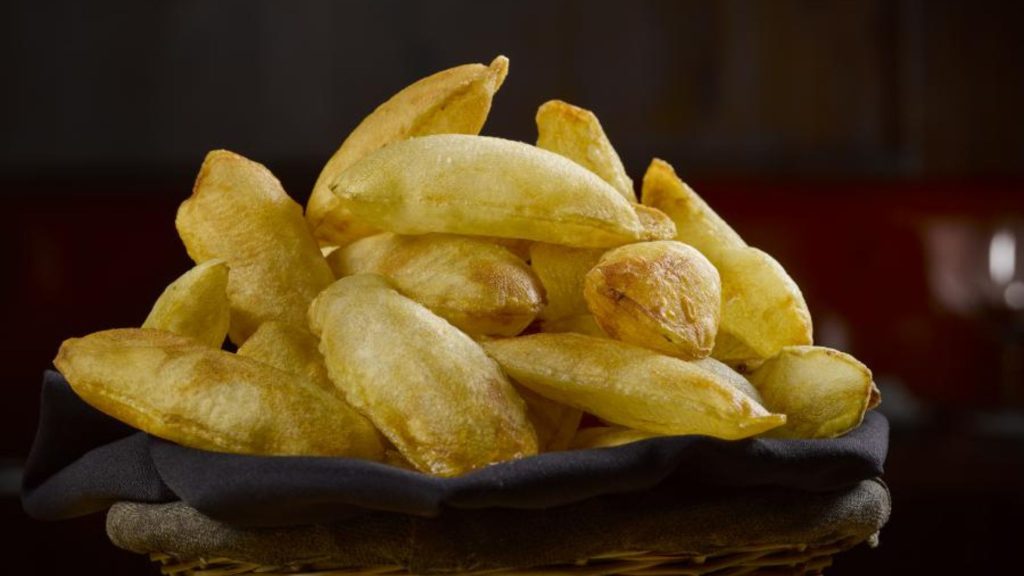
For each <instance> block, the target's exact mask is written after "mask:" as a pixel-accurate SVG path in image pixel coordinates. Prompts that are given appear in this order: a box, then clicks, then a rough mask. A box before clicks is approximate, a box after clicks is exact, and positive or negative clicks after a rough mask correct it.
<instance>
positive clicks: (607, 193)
mask: <svg viewBox="0 0 1024 576" xmlns="http://www.w3.org/2000/svg"><path fill="white" fill-rule="evenodd" d="M329 186H330V188H331V190H333V191H334V193H335V195H337V197H338V198H339V199H340V200H341V203H342V205H343V206H345V207H346V208H348V209H349V210H351V211H352V213H353V214H354V215H355V216H356V217H358V218H360V219H361V220H364V221H366V222H369V223H371V224H373V225H375V226H378V227H380V228H382V229H384V230H387V231H389V232H395V233H398V234H426V233H430V232H444V233H450V234H465V235H470V236H498V237H503V238H521V239H527V240H536V241H540V242H549V243H552V244H565V245H568V246H582V247H591V248H593V247H609V246H618V245H622V244H627V243H630V242H635V241H636V240H638V239H639V238H640V237H641V236H642V234H643V229H642V227H641V225H640V221H639V218H638V217H637V215H636V213H635V212H634V211H633V209H632V208H631V206H630V204H629V202H627V201H626V200H624V199H623V198H622V196H621V195H619V193H618V192H616V191H615V189H614V188H612V187H611V186H610V185H608V184H607V183H606V182H604V181H603V180H601V179H600V178H599V177H597V176H596V175H595V174H594V173H592V172H590V171H588V170H586V169H585V168H583V167H581V166H580V165H578V164H576V163H575V162H573V161H571V160H568V159H566V158H564V157H562V156H559V155H558V154H554V153H552V152H548V151H546V150H541V149H540V148H536V147H534V146H530V145H529V144H523V143H522V142H513V141H511V140H504V139H501V138H491V137H488V136H466V135H461V134H441V135H435V136H423V137H420V138H413V139H411V140H405V141H402V142H397V143H395V144H392V145H390V146H388V147H386V148H383V149H381V150H379V151H377V152H375V153H373V154H371V155H370V156H367V157H366V158H364V159H363V160H361V161H359V162H357V163H356V164H354V165H352V166H351V167H349V168H348V170H346V171H344V172H343V173H341V174H340V175H338V176H337V177H336V178H335V179H334V180H333V181H332V182H331V183H330V184H329Z"/></svg>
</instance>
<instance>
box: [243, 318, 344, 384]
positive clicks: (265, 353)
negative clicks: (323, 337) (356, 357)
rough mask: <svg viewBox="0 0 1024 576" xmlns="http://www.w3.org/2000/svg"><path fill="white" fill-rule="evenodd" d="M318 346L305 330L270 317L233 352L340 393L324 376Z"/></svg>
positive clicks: (313, 337) (324, 371)
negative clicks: (268, 320)
mask: <svg viewBox="0 0 1024 576" xmlns="http://www.w3.org/2000/svg"><path fill="white" fill-rule="evenodd" d="M319 346H320V341H319V340H317V338H316V336H313V335H312V334H311V333H310V332H309V330H307V329H305V328H300V327H298V326H292V325H291V324H285V323H284V322H276V321H273V320H271V321H270V322H264V323H263V324H260V327H259V328H257V329H256V331H255V332H253V334H252V336H250V337H249V338H248V339H247V340H246V341H245V344H242V345H241V346H239V348H238V352H237V354H238V355H239V356H245V357H247V358H252V359H253V360H257V361H259V362H262V363H264V364H268V365H270V366H273V367H274V368H277V369H278V370H283V371H285V372H288V373H289V374H297V375H299V376H304V377H305V378H306V379H308V380H309V381H310V382H312V383H314V384H316V385H317V386H319V387H320V388H322V389H324V390H326V391H327V392H330V393H331V394H337V395H339V397H340V393H339V392H338V389H337V388H336V387H335V386H334V383H333V382H331V379H330V378H329V377H328V376H327V366H325V365H324V357H323V355H322V354H320V348H319Z"/></svg>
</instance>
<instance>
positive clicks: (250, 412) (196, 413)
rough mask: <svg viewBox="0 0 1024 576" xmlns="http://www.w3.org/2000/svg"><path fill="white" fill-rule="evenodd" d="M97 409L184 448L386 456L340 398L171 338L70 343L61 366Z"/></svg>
mask: <svg viewBox="0 0 1024 576" xmlns="http://www.w3.org/2000/svg"><path fill="white" fill-rule="evenodd" d="M54 364H55V365H56V366H57V369H58V370H60V371H61V373H62V374H64V376H65V378H67V380H68V383H70V384H71V387H72V388H73V389H74V391H75V392H76V393H77V394H78V395H79V396H80V397H81V398H82V399H83V400H85V401H86V402H87V403H89V404H90V405H92V406H93V407H94V408H96V409H98V410H100V411H101V412H104V413H106V414H108V415H110V416H112V417H114V418H117V419H118V420H121V421H122V422H125V423H127V424H129V425H131V426H134V427H135V428H138V429H140V430H144V431H146V432H148V433H150V434H153V435H154V436H159V437H161V438H164V439H167V440H171V441H173V442H177V443H179V444H182V445H184V446H190V447H193V448H200V449H203V450H212V451H216V452H231V453H235V454H259V455H289V456H298V455H302V456H350V457H353V458H367V459H373V460H377V459H380V458H381V457H383V445H382V443H381V438H380V435H379V434H378V433H377V431H376V430H374V428H373V426H371V425H369V423H368V422H367V421H366V420H365V419H364V418H362V417H361V416H359V414H357V413H356V412H355V411H354V410H353V409H352V408H351V407H349V406H348V405H346V404H345V403H344V402H342V401H341V400H340V399H339V398H338V397H337V396H335V395H333V394H329V393H327V392H325V391H323V390H322V389H320V388H318V387H317V386H316V385H314V384H312V383H310V382H308V381H307V380H306V379H304V378H302V377H299V376H295V375H292V374H290V373H288V372H284V371H281V370H278V369H276V368H274V367H272V366H270V365H267V364H263V363H261V362H257V361H255V360H253V359H250V358H245V357H242V356H238V355H236V354H232V353H230V352H225V351H223V350H218V349H215V348H211V347H209V346H207V345H205V344H202V343H199V342H197V341H195V340H193V339H191V338H186V337H183V336H178V335H176V334H172V333H170V332H165V331H162V330H149V329H137V328H133V329H118V330H107V331H104V332H96V333H94V334H90V335H88V336H85V337H82V338H71V339H69V340H66V341H64V344H62V345H61V348H60V352H59V353H58V354H57V358H56V359H55V360H54Z"/></svg>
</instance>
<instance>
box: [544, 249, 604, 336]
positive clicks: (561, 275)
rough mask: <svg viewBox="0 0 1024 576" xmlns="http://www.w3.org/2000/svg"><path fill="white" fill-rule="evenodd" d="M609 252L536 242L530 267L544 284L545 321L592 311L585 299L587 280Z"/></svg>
mask: <svg viewBox="0 0 1024 576" xmlns="http://www.w3.org/2000/svg"><path fill="white" fill-rule="evenodd" d="M604 253H605V250H604V249H603V248H572V247H569V246H559V245H558V244H545V243H543V242H535V243H534V244H533V245H531V246H530V268H532V269H533V271H534V273H536V274H537V277H538V278H540V281H541V283H542V284H543V285H544V293H545V295H546V296H547V304H546V305H545V306H544V308H543V309H542V310H541V311H540V314H539V317H540V318H541V319H542V320H544V321H549V320H557V319H560V318H564V317H566V316H576V315H580V314H589V313H590V311H589V310H588V309H587V302H586V300H584V299H583V281H584V278H585V277H586V275H587V272H590V269H591V268H593V267H594V266H595V265H596V264H597V262H598V261H599V260H600V259H601V255H602V254H604Z"/></svg>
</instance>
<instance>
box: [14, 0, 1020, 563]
mask: <svg viewBox="0 0 1024 576" xmlns="http://www.w3.org/2000/svg"><path fill="white" fill-rule="evenodd" d="M1022 22H1024V5H1022V4H1021V3H1017V2H995V1H979V0H972V1H952V0H950V1H941V0H940V1H933V2H926V1H925V0H863V1H835V2H825V1H812V0H775V1H767V0H766V1H762V2H757V1H740V0H727V1H720V2H711V1H700V2H698V1H675V2H668V1H664V2H654V1H637V2H593V1H590V2H583V1H563V2H540V1H528V2H516V3H511V2H509V3H497V2H471V1H468V0H462V1H433V2H398V1H376V2H371V1H358V2H357V1H352V2H325V1H316V2H209V1H203V2H201V1H177V2H138V1H135V2H128V1H124V2H89V3H82V2H73V1H70V0H63V1H56V2H33V3H29V2H13V3H11V2H9V3H6V4H5V5H4V6H3V7H2V8H0V70H2V71H3V83H2V89H0V202H2V203H3V204H2V206H3V212H2V214H3V218H2V221H3V225H2V226H0V255H2V261H0V262H2V264H3V269H4V270H6V271H7V274H6V279H5V281H4V282H2V283H0V314H2V317H3V318H4V319H5V321H4V323H3V325H4V327H5V328H6V329H5V330H3V331H2V333H0V344H2V345H0V355H2V356H0V360H2V362H3V365H4V366H5V367H6V371H5V376H4V380H5V381H4V382H3V383H2V386H3V392H2V394H3V396H2V401H0V459H2V460H0V488H2V490H0V492H2V494H3V504H2V506H3V513H2V514H3V515H2V516H0V522H2V524H0V526H2V527H3V528H4V532H14V533H15V534H16V535H15V536H14V539H13V540H7V541H8V542H11V543H12V548H11V549H10V550H11V551H12V555H13V561H14V562H15V566H19V565H18V563H19V562H23V563H24V566H19V567H21V568H22V572H21V573H27V574H33V573H35V574H54V573H58V572H61V571H65V570H69V569H71V568H73V567H75V568H80V567H82V566H85V567H88V569H89V571H98V572H106V573H112V574H113V573H118V574H121V573H123V574H128V573H135V574H142V573H147V570H148V569H147V568H146V561H145V560H144V559H141V558H136V557H134V556H132V555H130V554H126V553H121V552H119V551H116V550H115V549H113V548H112V546H110V545H109V544H108V543H107V542H106V541H105V538H104V536H103V531H102V517H101V516H94V517H89V518H84V519H81V520H76V521H71V522H65V523H55V524H43V523H38V522H34V521H31V520H28V519H27V518H25V517H24V516H23V515H22V513H21V511H20V505H19V503H18V501H17V498H16V492H17V485H18V474H19V467H20V465H21V463H22V462H23V460H24V458H25V455H26V454H27V451H28V448H29V446H30V444H31V440H32V435H33V431H34V426H35V422H36V413H37V409H38V399H37V394H38V386H39V380H40V374H41V372H42V370H43V369H45V368H46V367H48V366H49V364H50V360H51V358H52V357H53V354H54V353H55V351H56V349H57V347H58V345H59V344H60V342H61V340H63V339H64V338H67V337H70V336H77V335H82V334H84V333H88V332H91V331H95V330H99V329H103V328H108V327H116V326H131V325H137V324H139V323H141V321H142V319H143V318H144V317H145V315H146V313H147V312H148V309H149V306H150V305H151V304H152V302H153V300H154V299H155V298H156V296H157V295H158V294H159V293H160V291H161V290H162V289H163V287H164V286H165V285H166V284H167V283H168V282H170V281H171V280H172V279H174V278H175V277H176V276H177V275H179V274H180V273H181V272H183V271H184V270H185V269H187V267H188V266H189V260H188V258H187V257H186V255H185V253H184V250H183V248H182V246H181V245H180V242H179V241H178V239H177V237H176V234H175V232H174V226H173V219H174V211H175V209H176V207H177V205H178V204H179V203H180V202H181V201H182V200H183V199H184V198H185V197H187V195H188V194H189V192H190V188H191V183H192V178H193V177H194V174H195V171H196V170H197V169H198V166H199V164H200V162H201V160H202V157H203V155H204V154H205V153H206V151H207V150H209V149H212V148H220V147H224V148H229V149H232V150H234V151H237V152H239V153H241V154H244V155H246V156H248V157H250V158H253V159H255V160H258V161H260V162H263V163H265V164H266V165H267V166H269V167H270V168H271V169H272V170H273V171H274V172H275V173H276V174H277V175H278V176H279V177H280V178H281V180H282V182H283V183H284V185H285V188H286V189H287V190H288V191H289V192H290V193H291V194H292V196H293V197H295V198H296V199H297V200H299V201H300V202H304V201H305V199H306V198H307V197H308V195H309V191H310V189H311V187H312V184H313V181H314V180H315V178H316V175H317V174H318V172H319V169H320V167H321V166H322V164H323V162H325V161H326V159H327V158H328V157H329V156H330V154H331V153H332V152H333V150H334V149H335V148H336V147H337V146H338V145H339V144H340V142H341V141H342V139H343V138H344V137H345V135H346V134H347V133H348V132H349V131H350V130H351V129H352V128H353V127H354V126H355V125H356V124H357V123H358V121H359V120H360V119H361V118H362V117H363V116H365V115H366V114H367V113H368V112H369V111H371V110H372V109H373V108H374V107H375V106H376V105H377V104H379V103H380V102H382V101H383V100H385V99H386V98H388V97H389V96H390V95H391V94H393V93H394V92H396V91H397V90H399V89H400V88H402V87H403V86H405V85H406V84H408V83H410V82H412V81H414V80H416V79H418V78H420V77H422V76H425V75H427V74H430V73H432V72H435V71H437V70H440V69H442V68H446V67H449V66H453V65H457V64H461V63H466V62H485V63H486V62H489V61H490V60H491V58H493V57H494V56H495V55H497V54H505V55H507V56H508V57H509V58H510V59H511V67H510V73H509V77H508V79H507V81H506V83H505V85H504V87H503V88H502V89H501V91H500V92H499V93H498V95H497V97H496V100H495V104H494V109H493V111H492V116H491V119H490V120H489V121H488V124H487V126H486V127H485V132H486V133H489V134H493V135H499V136H504V137H509V138H515V139H520V140H526V141H532V140H533V139H534V138H535V137H536V132H535V127H534V125H533V115H534V111H535V110H536V107H537V106H538V105H539V104H540V103H542V102H543V101H545V100H547V99H550V98H561V99H565V100H568V101H570V102H572V103H575V104H578V105H581V106H584V107H587V108H590V109H592V110H594V111H595V112H596V113H597V114H598V116H599V117H600V118H601V121H602V123H603V125H604V127H605V129H606V131H607V132H608V134H609V136H610V137H611V139H612V141H613V143H614V144H615V145H616V148H617V149H618V151H619V152H620V155H621V156H622V158H623V160H624V161H625V163H626V166H627V169H628V170H629V172H630V175H631V176H632V177H633V178H634V180H635V181H639V179H640V178H641V177H642V174H643V170H644V169H645V167H646V164H647V163H648V162H649V160H650V158H651V157H652V156H659V157H661V158H664V159H666V160H668V161H669V162H671V163H672V164H673V165H674V166H675V167H676V169H677V171H678V172H679V173H680V174H681V175H682V176H683V177H684V179H686V180H688V181H689V182H690V184H691V185H693V186H694V187H695V188H696V189H697V190H698V191H699V192H701V193H702V195H703V196H704V197H705V199H706V200H708V202H709V203H710V204H711V205H712V206H713V207H714V208H715V209H716V210H718V212H719V213H720V214H721V215H723V216H724V217H725V218H726V219H727V220H728V221H730V222H731V223H732V224H733V226H734V227H735V228H736V229H737V230H738V231H739V232H740V233H741V234H742V235H743V236H744V237H745V238H746V239H747V240H748V241H749V242H750V243H751V244H754V245H757V246H760V247H761V248H763V249H765V250H767V251H768V252H770V253H772V254H774V255H775V256H776V257H777V258H778V259H779V260H780V261H781V262H782V263H783V264H784V265H785V266H786V267H787V269H788V270H789V271H790V272H791V274H792V275H793V277H794V278H795V279H796V280H797V282H798V283H799V284H800V285H801V287H802V289H803V291H804V294H805V296H806V297H807V300H808V303H809V305H810V307H811V311H812V313H813V314H814V317H815V324H816V331H817V339H818V341H819V342H820V343H823V344H828V345H832V346H836V347H840V348H843V349H846V350H848V351H850V352H852V353H853V354H855V355H856V356H858V357H859V358H861V359H862V360H863V361H864V362H865V363H867V364H868V365H869V366H870V367H871V368H872V369H873V370H874V372H875V378H876V381H877V382H878V383H879V385H880V387H881V388H882V390H883V395H884V399H885V402H884V404H883V409H884V410H885V411H886V413H887V414H888V415H889V416H890V419H891V420H892V422H893V425H894V431H893V438H892V451H891V457H890V461H889V466H888V472H887V476H886V478H887V481H888V482H889V484H890V486H891V488H892V491H893V496H894V500H895V502H894V515H893V519H892V521H891V523H890V525H889V526H888V527H887V528H886V529H885V531H883V533H882V537H881V546H880V547H879V548H878V549H876V550H868V549H866V548H861V549H858V550H856V551H854V552H851V553H848V554H846V555H843V556H841V557H840V558H839V559H838V561H837V564H836V566H835V568H834V569H833V571H832V572H831V573H832V574H862V573H865V572H868V571H870V572H874V573H890V572H891V573H899V572H907V571H913V572H915V573H916V572H923V573H924V572H927V573H974V572H977V571H979V570H982V569H983V568H985V567H990V568H992V567H995V566H997V563H998V562H999V561H1001V560H1009V559H1015V558H1016V556H1015V555H1013V554H1012V553H1011V551H1013V550H1014V546H1016V545H1017V539H1018V538H1017V535H1018V534H1019V528H1018V527H1019V518H1020V517H1021V516H1022V515H1024V416H1022V414H1024V412H1022V407H1024V313H1022V308H1024V296H1021V290H1024V224H1022V222H1024V73H1022V72H1024V70H1022V66H1021V55H1022V54H1024V40H1022V35H1021V32H1020V27H1021V23H1022ZM996 245H998V246H999V247H998V248H997V247H996ZM1007 246H1009V250H1008V249H1007ZM1008 262H1009V264H1008ZM9 561H10V559H8V560H5V562H9Z"/></svg>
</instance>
